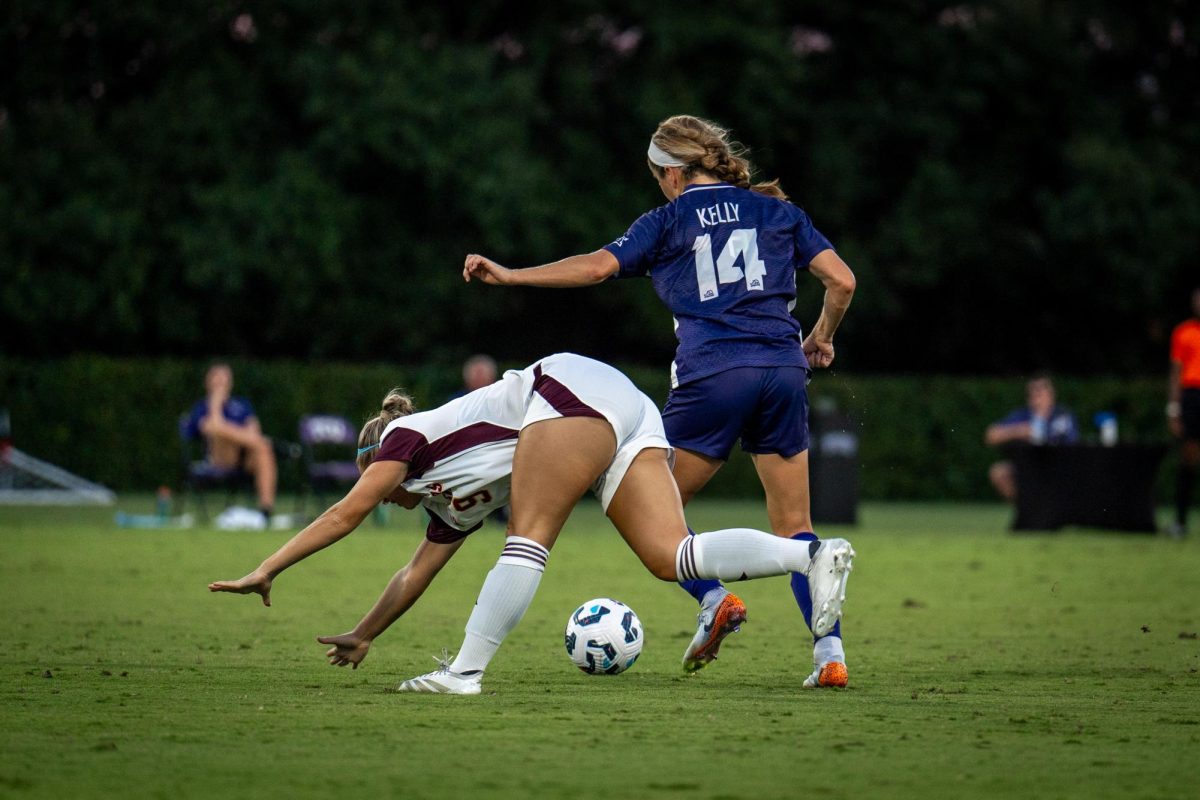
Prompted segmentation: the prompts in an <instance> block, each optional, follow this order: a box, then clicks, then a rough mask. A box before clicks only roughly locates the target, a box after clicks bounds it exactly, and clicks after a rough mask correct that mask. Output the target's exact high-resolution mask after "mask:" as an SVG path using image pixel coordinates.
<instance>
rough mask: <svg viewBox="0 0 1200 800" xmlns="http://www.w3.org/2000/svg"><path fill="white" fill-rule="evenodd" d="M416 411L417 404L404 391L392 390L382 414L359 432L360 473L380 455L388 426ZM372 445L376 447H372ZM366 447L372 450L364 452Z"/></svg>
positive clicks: (386, 398)
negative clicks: (381, 444)
mask: <svg viewBox="0 0 1200 800" xmlns="http://www.w3.org/2000/svg"><path fill="white" fill-rule="evenodd" d="M415 410H416V404H415V403H414V402H413V399H412V398H411V397H409V396H408V395H406V394H405V393H404V390H403V389H400V388H396V389H392V390H391V391H390V392H388V393H387V395H386V396H385V397H384V398H383V403H382V406H381V410H380V412H379V413H378V414H377V415H375V416H374V417H371V418H370V419H369V420H367V421H366V422H365V423H363V426H362V430H361V431H359V432H358V447H359V451H360V452H359V454H358V458H357V460H356V463H357V464H358V471H359V473H360V474H361V473H362V472H363V470H365V469H366V468H367V467H369V466H371V462H372V461H374V460H375V456H376V455H377V454H378V451H379V448H378V444H379V437H380V435H381V434H382V433H383V429H384V428H386V427H387V426H388V423H389V422H391V421H392V420H394V419H400V417H407V416H408V415H409V414H411V413H413V412H414V411H415ZM372 445H376V446H375V447H372ZM365 447H370V448H371V449H370V450H367V451H366V452H362V449H363V448H365Z"/></svg>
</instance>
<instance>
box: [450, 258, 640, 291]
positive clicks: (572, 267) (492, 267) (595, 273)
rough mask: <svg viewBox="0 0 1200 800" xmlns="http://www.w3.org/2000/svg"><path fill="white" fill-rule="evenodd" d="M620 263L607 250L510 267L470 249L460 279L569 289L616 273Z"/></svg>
mask: <svg viewBox="0 0 1200 800" xmlns="http://www.w3.org/2000/svg"><path fill="white" fill-rule="evenodd" d="M619 269H620V264H619V263H618V262H617V257H616V256H614V255H613V254H612V253H610V252H608V251H607V250H597V251H595V252H594V253H583V254H581V255H577V256H570V257H568V258H564V259H562V260H561V261H555V262H553V263H550V264H543V265H541V266H540V267H527V268H525V269H509V268H508V267H502V266H500V265H499V264H497V263H496V262H495V261H492V260H491V259H490V258H487V257H485V256H481V255H478V254H477V253H471V254H470V255H468V256H467V259H466V261H465V262H464V263H463V280H465V281H466V282H468V283H470V282H471V279H472V278H475V279H477V280H480V281H483V282H484V283H487V284H491V285H493V286H540V287H543V288H546V289H568V288H572V287H576V286H593V285H595V284H597V283H603V282H604V281H606V280H608V279H609V278H610V277H612V276H613V275H616V274H617V271H618V270H619Z"/></svg>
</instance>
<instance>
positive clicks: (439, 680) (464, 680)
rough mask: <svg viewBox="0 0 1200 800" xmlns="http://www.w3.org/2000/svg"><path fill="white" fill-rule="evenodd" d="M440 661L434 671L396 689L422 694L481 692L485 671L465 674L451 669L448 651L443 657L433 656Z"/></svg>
mask: <svg viewBox="0 0 1200 800" xmlns="http://www.w3.org/2000/svg"><path fill="white" fill-rule="evenodd" d="M433 660H434V661H436V662H438V668H437V669H435V670H434V671H433V672H429V673H426V674H425V675H420V676H418V677H416V678H409V679H408V680H406V681H405V682H404V683H402V684H400V686H399V688H397V689H396V691H398V692H419V693H421V694H479V692H480V691H481V690H482V686H483V672H482V671H478V672H472V673H470V674H469V675H463V674H460V673H458V672H451V671H450V659H449V657H448V656H447V655H446V651H445V650H443V651H442V657H441V658H438V657H437V656H434V657H433Z"/></svg>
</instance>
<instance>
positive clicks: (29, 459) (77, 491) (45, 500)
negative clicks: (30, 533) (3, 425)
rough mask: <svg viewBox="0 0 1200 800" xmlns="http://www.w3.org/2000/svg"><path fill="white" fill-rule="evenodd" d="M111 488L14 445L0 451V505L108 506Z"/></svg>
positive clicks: (111, 499)
mask: <svg viewBox="0 0 1200 800" xmlns="http://www.w3.org/2000/svg"><path fill="white" fill-rule="evenodd" d="M116 500H117V496H116V495H115V494H114V493H113V492H112V490H110V489H108V488H106V487H104V486H101V485H100V484H98V483H92V482H91V481H89V480H84V479H83V478H80V477H79V476H78V475H72V474H71V473H70V472H67V471H66V470H65V469H62V468H61V467H56V466H54V465H53V464H50V463H47V462H45V461H42V460H40V459H37V458H34V457H33V456H31V455H29V454H28V453H25V452H22V451H21V450H18V449H17V448H15V447H7V448H4V449H2V450H0V505H10V506H17V505H39V506H79V505H102V506H111V505H112V504H113V503H115V502H116Z"/></svg>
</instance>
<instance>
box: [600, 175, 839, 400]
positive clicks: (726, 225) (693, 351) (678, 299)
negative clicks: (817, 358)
mask: <svg viewBox="0 0 1200 800" xmlns="http://www.w3.org/2000/svg"><path fill="white" fill-rule="evenodd" d="M831 248H832V245H830V243H829V240H828V239H826V238H825V237H824V236H822V235H821V233H820V232H819V231H818V230H817V229H816V228H814V227H813V224H812V221H811V220H810V219H809V218H808V215H807V214H805V213H804V212H803V211H802V210H801V209H800V208H798V207H797V206H795V205H792V204H791V203H789V202H787V201H784V200H776V199H775V198H772V197H767V196H766V195H763V194H759V193H757V192H752V191H750V190H748V189H739V188H738V187H736V186H732V185H730V184H728V183H715V184H694V185H692V186H689V187H688V188H687V189H685V190H684V191H683V193H682V194H681V195H680V196H679V197H677V198H676V199H675V200H673V201H671V202H670V203H667V204H666V205H665V206H661V207H659V208H656V209H654V210H653V211H648V212H646V213H645V214H643V215H642V216H641V217H639V218H638V219H637V221H636V222H634V223H633V225H632V226H631V227H630V228H629V230H628V232H626V234H625V235H624V236H622V237H621V238H619V239H617V240H616V241H615V242H613V243H612V244H609V245H606V246H605V248H604V249H606V250H608V252H610V253H612V254H613V255H614V256H616V258H617V261H618V262H619V263H620V266H621V268H620V271H619V272H618V273H617V275H616V276H615V277H618V278H631V277H639V276H649V277H650V280H651V281H652V282H653V284H654V291H655V292H656V293H657V294H658V296H659V299H661V300H662V301H663V304H664V305H666V306H667V308H669V309H670V310H671V313H672V314H673V315H674V316H675V335H676V337H677V338H678V339H679V347H678V348H677V349H676V351H675V362H674V363H673V364H672V365H671V386H672V388H674V387H676V386H679V385H681V384H684V383H687V382H689V381H694V380H697V379H699V378H704V377H707V376H709V375H714V374H716V373H718V372H722V371H724V370H727V369H730V368H733V367H805V368H807V367H808V362H807V360H806V359H805V358H804V352H803V351H802V349H801V347H800V341H801V338H802V337H801V333H800V323H799V322H797V321H796V319H795V318H794V317H792V313H791V311H792V307H793V306H795V304H796V270H797V269H807V267H808V265H809V263H810V262H811V261H812V260H813V257H814V256H816V255H817V253H820V252H821V251H822V250H828V249H831Z"/></svg>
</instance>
